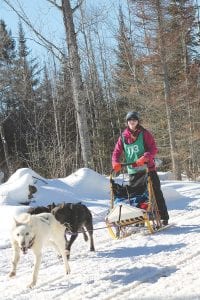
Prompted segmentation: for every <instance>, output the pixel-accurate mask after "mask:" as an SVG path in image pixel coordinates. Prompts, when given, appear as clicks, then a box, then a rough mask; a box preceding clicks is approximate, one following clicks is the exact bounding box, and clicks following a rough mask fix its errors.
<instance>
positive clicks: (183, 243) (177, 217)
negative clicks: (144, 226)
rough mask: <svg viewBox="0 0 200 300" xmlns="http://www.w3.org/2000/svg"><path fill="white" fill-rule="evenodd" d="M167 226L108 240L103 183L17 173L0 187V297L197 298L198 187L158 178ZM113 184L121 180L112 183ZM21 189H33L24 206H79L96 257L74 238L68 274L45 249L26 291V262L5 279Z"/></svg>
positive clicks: (80, 175)
mask: <svg viewBox="0 0 200 300" xmlns="http://www.w3.org/2000/svg"><path fill="white" fill-rule="evenodd" d="M159 176H160V179H161V185H162V190H163V193H164V195H165V198H166V203H167V206H168V210H169V215H170V223H171V224H173V226H171V227H169V228H168V229H166V230H163V231H160V232H157V233H156V234H151V235H147V234H144V233H141V232H140V233H138V234H135V235H131V236H129V237H127V238H125V239H123V240H113V239H112V238H111V237H110V235H109V233H108V231H107V229H106V228H105V222H104V219H105V216H106V214H107V212H108V209H109V204H110V203H109V200H110V191H109V189H110V186H109V178H107V177H106V176H103V175H100V174H98V173H96V172H95V171H93V170H91V169H87V168H83V169H79V170H77V171H76V172H75V173H73V174H71V175H70V176H68V177H66V178H60V179H46V178H42V177H41V176H40V175H39V174H37V173H35V172H34V171H33V170H31V169H28V168H24V169H19V170H17V171H16V172H15V173H14V174H13V175H12V176H11V177H10V179H9V180H8V181H7V182H6V183H3V184H1V185H0V269H1V272H0V295H1V296H0V297H1V299H4V300H11V299H15V300H25V299H26V300H27V299H32V300H36V299H38V300H39V299H48V300H49V299H57V300H70V299H73V300H89V299H95V300H96V299H97V300H108V299H112V300H113V299H115V300H118V299H120V300H121V299H126V300H132V299H137V300H138V299H200V277H199V273H200V244H199V233H200V226H199V220H200V183H198V182H192V181H187V180H184V181H175V180H173V179H172V178H173V177H172V174H170V173H159ZM118 180H119V181H120V180H121V177H119V178H118ZM28 185H35V186H36V188H37V192H36V193H35V194H33V198H32V199H31V203H30V205H31V206H38V205H47V204H49V203H52V202H54V203H60V202H64V201H65V202H74V203H76V202H79V201H82V203H84V204H86V205H87V206H88V207H89V208H90V210H91V212H92V214H93V219H94V228H95V230H94V241H95V248H96V252H90V251H89V243H86V242H85V241H84V240H83V237H82V235H81V234H79V236H78V238H77V240H76V241H75V242H74V244H73V246H72V250H71V258H70V261H69V263H70V268H71V273H70V275H64V272H63V264H62V261H61V260H59V259H58V258H57V254H56V253H55V251H54V250H53V249H51V248H46V249H45V251H44V253H43V257H42V264H41V268H40V271H39V277H38V283H37V285H36V287H35V288H34V289H28V288H26V285H27V284H28V282H29V281H30V278H31V272H32V264H33V256H32V252H31V251H29V252H28V254H27V255H22V256H21V260H20V263H19V265H18V270H17V275H16V277H14V278H12V279H11V278H9V277H8V273H9V271H10V265H11V258H12V251H11V247H10V240H9V237H10V229H11V224H12V219H13V216H15V215H17V214H19V213H20V212H23V211H26V210H27V208H28V206H26V205H22V204H20V203H22V202H27V201H28V193H29V191H28Z"/></svg>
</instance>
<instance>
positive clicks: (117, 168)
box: [112, 162, 122, 173]
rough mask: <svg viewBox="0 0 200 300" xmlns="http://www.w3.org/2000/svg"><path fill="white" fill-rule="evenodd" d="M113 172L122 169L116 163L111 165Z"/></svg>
mask: <svg viewBox="0 0 200 300" xmlns="http://www.w3.org/2000/svg"><path fill="white" fill-rule="evenodd" d="M112 167H113V170H114V171H115V172H116V173H117V172H119V171H120V170H121V169H122V165H121V164H120V163H118V162H113V163H112Z"/></svg>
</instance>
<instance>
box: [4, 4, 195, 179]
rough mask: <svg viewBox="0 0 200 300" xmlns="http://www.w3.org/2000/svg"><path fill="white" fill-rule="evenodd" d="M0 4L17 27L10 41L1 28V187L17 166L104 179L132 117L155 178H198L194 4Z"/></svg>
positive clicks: (9, 33)
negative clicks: (138, 122)
mask: <svg viewBox="0 0 200 300" xmlns="http://www.w3.org/2000/svg"><path fill="white" fill-rule="evenodd" d="M28 2H29V1H28ZM33 2H34V1H33ZM94 2H95V3H94ZM41 4H42V5H45V10H44V9H40V5H41ZM1 5H3V7H4V8H7V9H9V10H10V11H12V13H13V14H15V15H16V18H17V19H18V25H17V34H16V33H15V36H13V35H12V31H11V30H10V28H9V22H8V24H7V23H6V22H5V20H4V19H3V17H2V18H1V21H0V170H1V171H2V172H4V174H5V177H4V180H6V179H7V178H8V177H9V176H10V175H11V174H13V172H15V171H16V170H17V169H18V168H20V167H30V168H32V169H33V170H34V171H36V172H38V173H39V174H41V175H42V176H44V177H49V178H55V177H65V176H67V175H69V174H71V173H73V172H74V171H75V170H77V169H78V168H81V167H90V168H92V169H94V170H95V171H97V172H99V173H101V174H108V173H109V172H110V170H111V154H112V151H113V148H114V145H115V143H116V141H117V138H118V136H119V135H120V133H121V132H122V130H123V129H124V127H125V115H126V113H127V112H128V111H131V110H134V111H138V112H139V113H140V115H141V118H142V124H143V125H144V126H145V127H146V128H148V129H149V130H150V131H151V132H152V133H153V134H154V136H155V139H156V142H157V146H158V148H159V155H158V157H159V158H160V159H161V160H162V161H163V164H162V166H161V170H162V171H168V170H171V171H173V173H174V176H175V179H181V174H183V173H186V174H187V176H188V177H189V178H191V179H197V178H198V176H199V171H200V133H199V132H200V131H199V124H200V120H199V114H200V96H199V95H200V93H199V89H200V68H199V67H200V51H199V49H200V17H199V12H200V6H199V2H198V1H191V0H179V1H168V0H162V1H161V0H145V1H141V0H123V1H109V3H107V2H106V1H97V0H96V1H91V0H78V1H75V0H71V1H70V0H41V1H37V3H36V2H35V4H34V5H33V3H32V4H31V12H30V8H29V10H28V8H27V1H23V0H21V1H19V0H14V1H9V0H1ZM47 12H48V13H47ZM44 24H45V25H46V26H47V27H46V30H44V27H45V25H44ZM55 24H57V25H56V26H57V28H56V27H55ZM51 29H52V31H51ZM47 31H48V34H47ZM30 32H31V33H32V34H31V35H30ZM30 42H31V43H30ZM34 43H35V44H37V45H39V46H38V48H37V49H40V50H38V55H37V51H36V50H35V49H36V48H35V47H34ZM41 49H42V50H41Z"/></svg>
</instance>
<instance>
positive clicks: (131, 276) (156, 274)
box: [103, 266, 177, 285]
mask: <svg viewBox="0 0 200 300" xmlns="http://www.w3.org/2000/svg"><path fill="white" fill-rule="evenodd" d="M176 271H177V268H176V267H175V266H172V267H150V266H148V267H147V266H143V267H141V268H137V267H135V268H131V266H130V269H120V270H119V274H116V269H115V270H113V271H112V270H111V273H115V274H113V275H109V276H106V277H104V278H103V279H104V280H106V281H107V280H110V281H112V282H113V283H115V284H120V285H127V284H129V283H133V282H134V281H135V283H136V284H138V282H139V283H144V282H148V283H155V282H157V281H158V280H159V278H160V277H168V276H170V275H171V274H172V273H174V272H176Z"/></svg>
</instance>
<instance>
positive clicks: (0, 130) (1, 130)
mask: <svg viewBox="0 0 200 300" xmlns="http://www.w3.org/2000/svg"><path fill="white" fill-rule="evenodd" d="M0 135H1V140H2V144H3V151H4V155H5V161H6V165H7V169H8V177H9V176H10V175H12V173H13V167H12V164H11V162H10V158H9V154H8V144H7V142H6V137H5V132H4V127H3V122H1V123H0Z"/></svg>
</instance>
